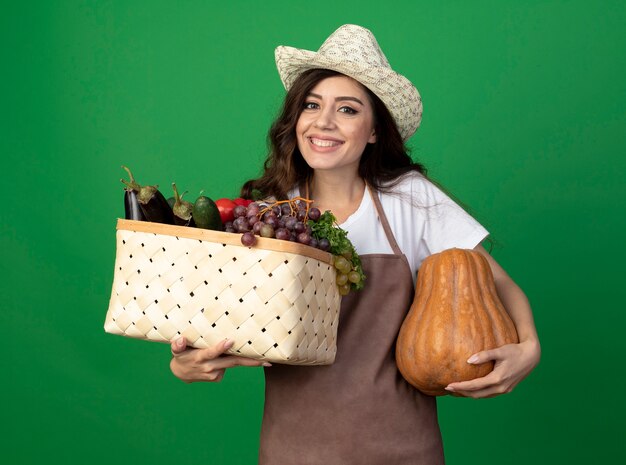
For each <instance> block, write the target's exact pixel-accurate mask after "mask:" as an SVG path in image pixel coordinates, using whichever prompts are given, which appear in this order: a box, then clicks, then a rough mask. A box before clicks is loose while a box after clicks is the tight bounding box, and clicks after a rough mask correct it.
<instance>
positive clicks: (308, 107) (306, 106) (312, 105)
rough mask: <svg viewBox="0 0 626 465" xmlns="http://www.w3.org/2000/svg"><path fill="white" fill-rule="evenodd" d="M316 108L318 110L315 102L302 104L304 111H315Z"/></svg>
mask: <svg viewBox="0 0 626 465" xmlns="http://www.w3.org/2000/svg"><path fill="white" fill-rule="evenodd" d="M317 108H319V105H318V104H317V103H315V102H304V109H305V110H316V109H317Z"/></svg>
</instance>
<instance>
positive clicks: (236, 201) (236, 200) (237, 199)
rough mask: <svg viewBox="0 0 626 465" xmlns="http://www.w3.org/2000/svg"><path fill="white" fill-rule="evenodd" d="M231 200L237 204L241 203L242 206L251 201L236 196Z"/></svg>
mask: <svg viewBox="0 0 626 465" xmlns="http://www.w3.org/2000/svg"><path fill="white" fill-rule="evenodd" d="M233 202H235V203H236V204H237V205H243V206H244V207H247V206H248V205H250V204H251V203H252V200H246V199H242V198H241V197H237V198H236V199H233Z"/></svg>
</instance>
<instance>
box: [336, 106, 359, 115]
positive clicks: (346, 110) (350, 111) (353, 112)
mask: <svg viewBox="0 0 626 465" xmlns="http://www.w3.org/2000/svg"><path fill="white" fill-rule="evenodd" d="M339 111H340V112H342V113H346V114H348V115H356V114H357V113H358V111H356V110H355V109H354V108H352V107H341V108H340V109H339Z"/></svg>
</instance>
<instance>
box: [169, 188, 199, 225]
mask: <svg viewBox="0 0 626 465" xmlns="http://www.w3.org/2000/svg"><path fill="white" fill-rule="evenodd" d="M172 189H174V205H173V206H172V211H173V212H174V223H175V224H177V225H179V226H192V227H193V226H195V225H196V224H195V222H194V220H193V217H192V216H191V212H192V211H193V203H191V202H188V201H186V200H183V195H185V194H186V193H187V192H183V193H182V194H181V195H178V189H177V188H176V183H172ZM169 204H170V202H169V201H168V205H169Z"/></svg>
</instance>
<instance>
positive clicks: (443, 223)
mask: <svg viewBox="0 0 626 465" xmlns="http://www.w3.org/2000/svg"><path fill="white" fill-rule="evenodd" d="M411 191H412V193H413V195H414V198H415V199H416V200H417V202H418V204H419V205H418V207H417V208H418V209H420V208H421V209H422V212H421V215H420V214H418V215H416V216H415V217H414V223H415V220H417V223H418V224H417V225H415V224H414V227H415V226H417V227H418V228H419V229H421V230H422V231H423V233H422V236H421V240H420V244H419V247H418V249H417V250H418V254H417V256H416V257H414V260H416V261H417V262H418V267H419V264H421V262H422V261H423V260H424V259H425V258H426V257H427V256H429V255H431V254H434V253H438V252H441V251H443V250H445V249H450V248H453V247H456V248H461V249H473V248H474V247H476V246H477V245H478V244H480V242H481V241H482V240H484V239H485V237H486V236H487V235H488V234H489V233H488V232H487V230H486V229H485V228H484V227H483V226H482V225H481V224H480V223H478V221H476V220H475V219H474V218H473V217H472V216H470V215H469V214H468V213H467V212H466V211H465V210H463V208H461V207H460V206H459V205H458V204H457V203H456V202H454V201H453V200H452V199H451V198H450V197H448V196H447V195H446V194H445V193H444V192H443V191H441V189H439V188H438V187H437V186H435V185H434V184H433V183H432V182H430V181H428V180H426V179H425V178H422V177H417V176H416V177H413V178H412V181H411ZM420 206H421V207H420Z"/></svg>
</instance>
